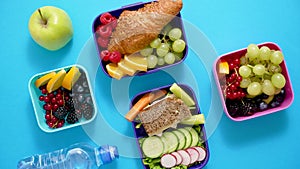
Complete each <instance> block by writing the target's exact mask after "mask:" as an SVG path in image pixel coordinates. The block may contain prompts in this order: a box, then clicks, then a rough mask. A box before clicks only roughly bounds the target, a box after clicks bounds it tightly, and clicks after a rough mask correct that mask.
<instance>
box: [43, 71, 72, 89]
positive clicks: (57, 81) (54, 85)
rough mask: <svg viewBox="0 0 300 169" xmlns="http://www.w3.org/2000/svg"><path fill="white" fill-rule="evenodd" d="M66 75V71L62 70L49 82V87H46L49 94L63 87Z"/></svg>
mask: <svg viewBox="0 0 300 169" xmlns="http://www.w3.org/2000/svg"><path fill="white" fill-rule="evenodd" d="M66 74H67V73H66V71H65V69H61V70H60V71H59V72H57V73H56V75H55V76H53V77H52V78H51V79H50V80H49V82H48V84H47V87H46V89H47V91H48V93H51V92H53V91H55V90H57V89H58V88H60V87H61V85H62V82H63V80H64V78H65V76H66Z"/></svg>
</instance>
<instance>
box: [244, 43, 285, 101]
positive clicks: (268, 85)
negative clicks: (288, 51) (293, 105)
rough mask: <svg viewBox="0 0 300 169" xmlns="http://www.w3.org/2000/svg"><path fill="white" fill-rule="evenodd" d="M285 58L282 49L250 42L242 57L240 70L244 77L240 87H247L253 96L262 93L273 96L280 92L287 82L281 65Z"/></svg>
mask: <svg viewBox="0 0 300 169" xmlns="http://www.w3.org/2000/svg"><path fill="white" fill-rule="evenodd" d="M283 59H284V57H283V54H282V52H281V51H275V50H271V49H270V48H268V47H267V46H262V47H260V48H259V47H258V46H257V45H255V44H250V45H249V46H248V47H247V53H246V54H245V56H243V57H241V58H240V62H241V66H240V67H239V70H238V72H239V74H240V76H242V78H243V80H242V81H241V83H240V87H241V88H246V89H247V93H248V94H249V95H251V96H257V95H260V94H262V93H264V94H266V95H269V96H271V95H275V94H276V93H278V92H280V90H281V89H282V88H283V87H284V86H285V83H286V79H285V77H284V76H283V75H282V73H281V72H282V69H281V66H280V64H281V63H282V61H283Z"/></svg>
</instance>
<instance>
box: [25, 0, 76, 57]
mask: <svg viewBox="0 0 300 169" xmlns="http://www.w3.org/2000/svg"><path fill="white" fill-rule="evenodd" d="M28 28H29V32H30V34H31V37H32V38H33V40H34V41H35V42H36V43H37V44H39V45H40V46H42V47H44V48H46V49H48V50H52V51H55V50H58V49H60V48H62V47H64V46H65V45H66V44H67V43H68V42H69V41H70V40H71V39H72V37H73V27H72V21H71V18H70V17H69V15H68V14H67V13H66V12H65V11H64V10H62V9H60V8H57V7H53V6H44V7H41V8H39V9H37V10H36V11H34V12H33V14H32V15H31V17H30V19H29V23H28Z"/></svg>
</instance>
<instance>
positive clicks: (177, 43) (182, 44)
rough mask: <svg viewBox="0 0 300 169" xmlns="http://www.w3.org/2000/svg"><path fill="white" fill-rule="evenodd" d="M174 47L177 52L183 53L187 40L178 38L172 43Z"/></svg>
mask: <svg viewBox="0 0 300 169" xmlns="http://www.w3.org/2000/svg"><path fill="white" fill-rule="evenodd" d="M172 49H173V51H174V52H176V53H181V52H183V50H184V49H185V41H184V40H182V39H177V40H175V41H174V42H173V44H172Z"/></svg>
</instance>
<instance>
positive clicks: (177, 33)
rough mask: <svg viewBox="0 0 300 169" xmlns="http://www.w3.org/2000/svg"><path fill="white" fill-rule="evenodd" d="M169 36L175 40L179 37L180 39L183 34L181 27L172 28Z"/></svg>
mask: <svg viewBox="0 0 300 169" xmlns="http://www.w3.org/2000/svg"><path fill="white" fill-rule="evenodd" d="M168 35H169V38H170V39H171V40H172V41H175V40H177V39H180V38H181V36H182V31H181V30H180V29H179V28H173V29H171V30H170V32H169V33H168Z"/></svg>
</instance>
